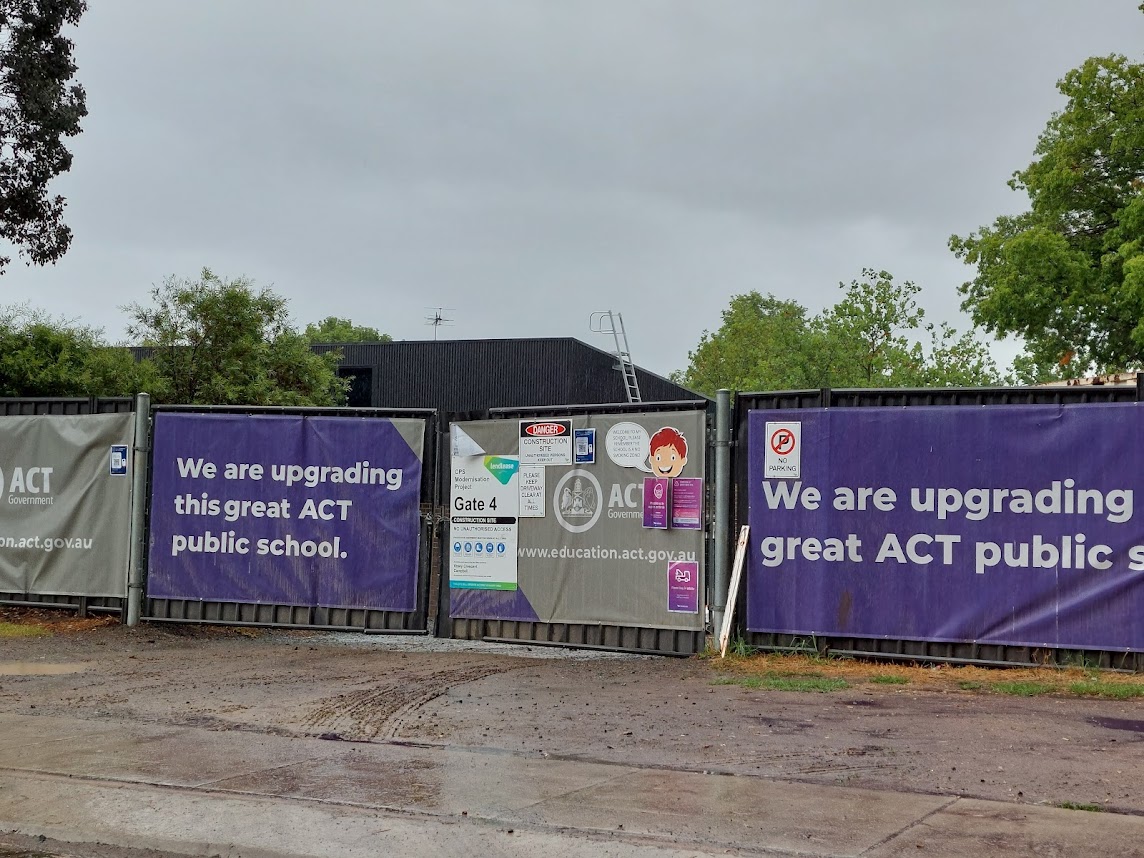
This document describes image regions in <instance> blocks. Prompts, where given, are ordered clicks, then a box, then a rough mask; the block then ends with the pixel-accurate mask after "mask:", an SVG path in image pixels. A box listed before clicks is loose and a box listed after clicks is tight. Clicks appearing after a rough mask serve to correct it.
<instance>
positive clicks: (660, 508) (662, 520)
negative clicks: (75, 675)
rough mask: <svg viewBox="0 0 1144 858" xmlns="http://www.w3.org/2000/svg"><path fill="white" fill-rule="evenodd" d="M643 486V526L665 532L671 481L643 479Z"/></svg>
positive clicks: (654, 478)
mask: <svg viewBox="0 0 1144 858" xmlns="http://www.w3.org/2000/svg"><path fill="white" fill-rule="evenodd" d="M643 485H644V491H643V526H644V527H653V528H656V529H658V530H666V529H667V507H668V502H669V495H670V493H671V481H670V480H667V479H660V478H658V477H644V483H643Z"/></svg>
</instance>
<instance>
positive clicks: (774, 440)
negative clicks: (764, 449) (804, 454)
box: [771, 426, 796, 456]
mask: <svg viewBox="0 0 1144 858" xmlns="http://www.w3.org/2000/svg"><path fill="white" fill-rule="evenodd" d="M795 443H796V441H795V437H794V432H792V431H791V430H790V429H787V428H786V427H785V426H784V427H783V428H781V429H776V430H775V431H774V432H772V433H771V449H772V450H774V451H775V453H777V454H778V455H780V456H789V455H790V454H791V453H792V452H794V446H795Z"/></svg>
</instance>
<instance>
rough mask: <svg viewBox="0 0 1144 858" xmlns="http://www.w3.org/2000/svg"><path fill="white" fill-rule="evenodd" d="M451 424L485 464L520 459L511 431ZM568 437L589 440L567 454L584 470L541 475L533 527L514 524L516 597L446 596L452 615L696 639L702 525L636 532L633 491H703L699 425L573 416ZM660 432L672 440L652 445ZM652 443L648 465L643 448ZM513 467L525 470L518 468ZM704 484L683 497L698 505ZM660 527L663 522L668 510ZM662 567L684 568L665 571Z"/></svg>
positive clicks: (516, 425)
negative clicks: (659, 484) (661, 631)
mask: <svg viewBox="0 0 1144 858" xmlns="http://www.w3.org/2000/svg"><path fill="white" fill-rule="evenodd" d="M554 417H555V418H563V419H568V416H567V415H559V414H557V415H554ZM534 422H536V421H534ZM453 425H454V426H458V427H460V428H461V429H462V430H463V431H464V432H465V433H466V434H467V435H468V436H469V437H470V438H471V439H472V441H473V442H475V444H476V445H478V446H479V447H480V448H481V449H482V450H483V452H484V454H487V455H489V456H516V455H517V454H518V452H519V447H518V441H519V439H520V436H521V426H520V421H519V420H488V421H475V422H463V423H455V424H453ZM572 428H573V430H574V431H575V430H577V429H595V437H594V439H591V440H594V449H592V451H591V452H589V450H590V449H591V448H589V447H588V446H587V444H586V441H587V440H588V439H586V438H583V436H581V443H580V444H579V445H578V446H577V447H576V449H575V450H574V455H575V457H576V458H577V459H581V460H583V459H588V458H592V459H593V461H590V462H588V461H580V462H578V463H574V464H571V465H545V466H543V474H544V476H543V484H544V490H543V497H544V503H543V517H521V518H520V519H519V530H518V545H517V557H518V565H517V583H518V588H519V590H518V591H516V592H503V591H490V590H484V591H482V590H468V589H453V590H452V591H451V605H452V607H451V611H450V612H451V614H452V615H453V616H455V617H463V616H468V617H477V618H480V617H484V618H489V619H520V620H534V621H541V622H553V623H589V624H595V623H603V624H609V625H627V626H640V627H645V628H667V629H685V630H701V629H702V628H703V627H704V623H705V608H704V598H703V594H704V557H703V553H704V552H703V549H704V529H703V526H702V516H701V515H699V514H698V513H696V515H694V516H693V517H691V518H690V519H689V523H691V524H692V527H690V528H689V527H685V526H679V527H675V526H671V527H666V528H658V527H645V526H644V525H645V508H644V507H645V504H644V497H643V489H644V480H645V479H646V478H650V477H653V476H656V477H660V478H664V481H666V479H667V478H672V479H673V482H675V483H677V484H678V482H679V480H688V479H690V480H701V481H705V478H706V473H705V458H706V421H705V415H704V414H703V412H700V411H685V412H664V413H658V414H656V413H641V414H612V415H593V416H577V417H573V418H572ZM661 430H672V431H666V432H664V433H663V434H657V433H660V432H661ZM673 433H674V434H673ZM669 442H670V443H669ZM657 443H658V444H659V445H660V451H659V455H658V457H657V456H656V455H655V452H654V451H653V450H652V449H651V447H653V446H655V445H656V444H657ZM468 452H470V454H471V453H472V452H475V451H468ZM673 455H674V457H675V458H674V459H673V458H672V456H673ZM526 456H527V454H526ZM521 466H522V468H528V467H529V466H528V463H527V461H523V462H522V463H521ZM653 469H654V470H653ZM704 485H705V482H699V483H690V484H688V485H687V486H686V487H684V486H683V485H681V486H680V488H681V497H682V496H683V495H684V494H686V495H687V496H688V498H689V500H693V499H694V498H696V497H699V498H701V497H702V494H703V490H702V487H703V486H704ZM684 488H686V492H684V491H682V490H683V489H684ZM695 510H696V507H693V508H692V511H693V512H695ZM522 513H524V509H523V508H522ZM525 515H526V516H527V514H525ZM667 519H668V521H669V522H670V519H671V508H670V503H669V506H668V511H667ZM649 521H650V519H649ZM450 549H452V550H455V551H460V552H463V551H464V550H465V547H464V545H457V544H456V543H455V542H454V541H452V540H451V544H450ZM672 563H682V564H684V565H683V566H682V567H672ZM690 564H695V565H694V566H690ZM688 574H690V575H691V576H692V577H691V578H689V579H687V580H685V581H683V582H682V583H681V576H685V575H688Z"/></svg>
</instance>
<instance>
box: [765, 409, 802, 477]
mask: <svg viewBox="0 0 1144 858" xmlns="http://www.w3.org/2000/svg"><path fill="white" fill-rule="evenodd" d="M766 438H767V446H766V455H765V458H764V461H763V476H764V478H765V479H768V480H773V479H791V480H797V479H799V478H800V477H801V476H802V467H801V463H802V422H801V421H794V422H791V423H772V422H769V421H768V422H767V432H766Z"/></svg>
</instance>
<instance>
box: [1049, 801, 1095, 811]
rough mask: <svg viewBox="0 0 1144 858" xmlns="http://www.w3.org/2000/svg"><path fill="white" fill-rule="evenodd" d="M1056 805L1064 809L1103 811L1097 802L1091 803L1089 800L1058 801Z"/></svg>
mask: <svg viewBox="0 0 1144 858" xmlns="http://www.w3.org/2000/svg"><path fill="white" fill-rule="evenodd" d="M1057 807H1059V808H1062V809H1064V810H1087V811H1088V812H1089V813H1104V808H1103V807H1101V806H1100V805H1099V804H1092V803H1091V802H1079V801H1058V802H1057Z"/></svg>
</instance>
